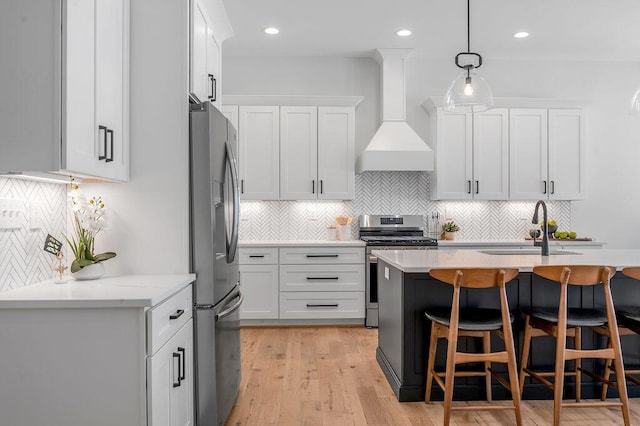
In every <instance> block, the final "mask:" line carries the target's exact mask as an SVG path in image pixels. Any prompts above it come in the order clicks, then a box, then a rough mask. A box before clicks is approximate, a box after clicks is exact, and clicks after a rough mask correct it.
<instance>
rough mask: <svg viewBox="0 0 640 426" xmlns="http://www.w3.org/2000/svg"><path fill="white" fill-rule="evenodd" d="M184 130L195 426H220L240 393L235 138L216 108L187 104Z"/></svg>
mask: <svg viewBox="0 0 640 426" xmlns="http://www.w3.org/2000/svg"><path fill="white" fill-rule="evenodd" d="M189 125H190V137H189V140H190V143H189V150H190V158H191V160H190V171H191V174H190V200H191V202H190V204H191V223H190V229H191V256H190V257H191V270H192V272H194V273H195V274H196V281H195V285H194V287H193V288H194V291H193V300H194V312H193V317H194V346H195V347H194V353H195V359H194V367H195V370H194V371H195V389H194V402H195V407H194V408H195V420H196V422H195V424H196V426H213V425H223V424H224V422H225V421H226V419H227V417H228V415H229V412H230V411H231V408H232V407H233V405H234V404H235V401H236V399H237V397H238V390H239V387H240V319H239V308H240V304H241V303H242V299H243V296H242V293H241V292H240V274H239V272H238V261H237V256H236V254H237V247H238V226H239V225H240V198H239V197H240V196H239V192H238V173H237V165H236V156H235V150H236V148H235V147H236V146H237V145H236V140H237V139H236V131H235V128H234V127H233V125H232V124H231V123H230V122H229V120H227V118H226V117H225V116H224V115H223V114H222V113H221V112H220V111H218V109H216V108H215V107H214V106H213V105H211V104H210V103H209V102H204V103H198V102H197V99H195V100H194V98H193V97H192V103H191V105H190V113H189Z"/></svg>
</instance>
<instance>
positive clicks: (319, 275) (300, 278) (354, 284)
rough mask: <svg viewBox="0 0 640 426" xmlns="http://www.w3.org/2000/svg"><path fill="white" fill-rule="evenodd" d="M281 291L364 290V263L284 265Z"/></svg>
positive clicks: (281, 271) (281, 275) (281, 273)
mask: <svg viewBox="0 0 640 426" xmlns="http://www.w3.org/2000/svg"><path fill="white" fill-rule="evenodd" d="M280 291H364V265H282V266H281V267H280Z"/></svg>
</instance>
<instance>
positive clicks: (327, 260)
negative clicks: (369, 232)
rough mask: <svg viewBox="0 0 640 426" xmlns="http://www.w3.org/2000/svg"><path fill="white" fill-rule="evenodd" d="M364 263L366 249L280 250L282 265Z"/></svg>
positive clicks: (298, 248) (292, 248)
mask: <svg viewBox="0 0 640 426" xmlns="http://www.w3.org/2000/svg"><path fill="white" fill-rule="evenodd" d="M320 263H323V264H337V263H364V247H286V248H281V249H280V264H281V265H286V264H288V265H291V264H293V265H295V264H307V265H313V264H320Z"/></svg>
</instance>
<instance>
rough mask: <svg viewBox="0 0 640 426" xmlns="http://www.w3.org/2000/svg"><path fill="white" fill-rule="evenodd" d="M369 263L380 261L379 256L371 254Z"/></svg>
mask: <svg viewBox="0 0 640 426" xmlns="http://www.w3.org/2000/svg"><path fill="white" fill-rule="evenodd" d="M369 263H378V257H377V256H369Z"/></svg>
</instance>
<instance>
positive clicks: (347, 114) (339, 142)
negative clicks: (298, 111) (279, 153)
mask: <svg viewBox="0 0 640 426" xmlns="http://www.w3.org/2000/svg"><path fill="white" fill-rule="evenodd" d="M355 134H356V133H355V110H354V108H352V107H318V180H319V181H320V192H319V193H318V199H321V200H352V199H353V198H354V194H355V139H356V136H355Z"/></svg>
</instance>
